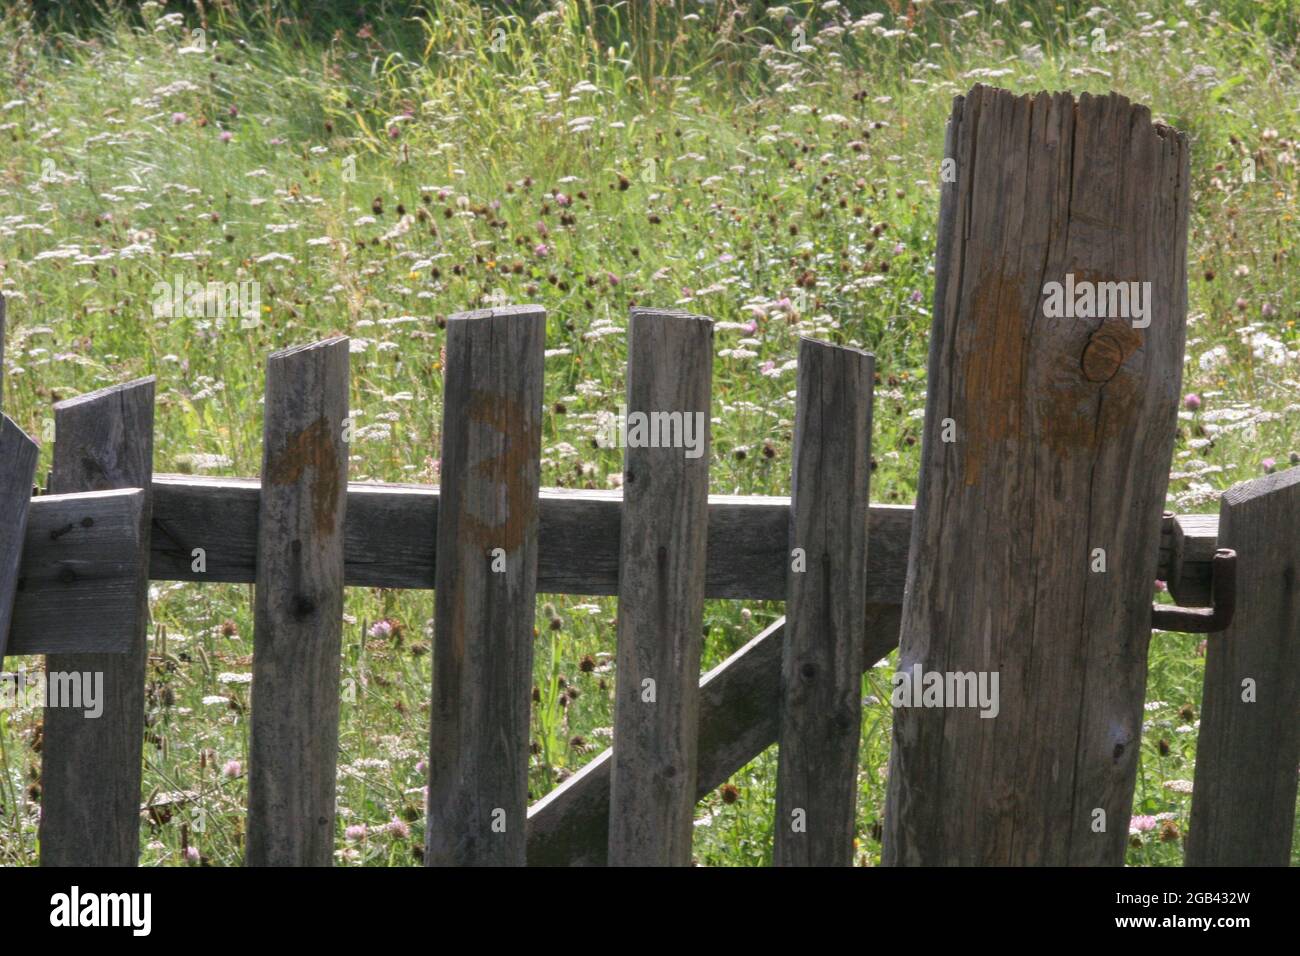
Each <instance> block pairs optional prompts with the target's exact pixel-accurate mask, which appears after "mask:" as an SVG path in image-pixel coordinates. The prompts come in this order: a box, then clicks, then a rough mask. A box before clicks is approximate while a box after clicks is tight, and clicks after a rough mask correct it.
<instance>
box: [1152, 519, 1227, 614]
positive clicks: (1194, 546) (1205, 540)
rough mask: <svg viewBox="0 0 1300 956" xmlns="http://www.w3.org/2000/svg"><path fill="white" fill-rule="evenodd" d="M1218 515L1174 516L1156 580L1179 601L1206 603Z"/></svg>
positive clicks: (1216, 540) (1194, 603)
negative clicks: (1166, 554) (1165, 561)
mask: <svg viewBox="0 0 1300 956" xmlns="http://www.w3.org/2000/svg"><path fill="white" fill-rule="evenodd" d="M1218 541H1219V516H1218V515H1210V514H1205V515H1178V516H1176V517H1175V519H1174V528H1173V539H1172V541H1171V542H1170V549H1169V563H1168V565H1167V566H1166V567H1164V568H1162V569H1161V576H1160V580H1162V581H1165V582H1167V583H1168V585H1169V593H1170V595H1171V596H1172V597H1173V598H1174V600H1175V601H1177V602H1178V603H1179V604H1182V605H1184V606H1187V607H1204V606H1206V605H1208V604H1209V603H1210V597H1211V595H1210V582H1211V580H1212V574H1211V568H1212V564H1213V561H1214V552H1215V551H1217V550H1218V548H1219V543H1218Z"/></svg>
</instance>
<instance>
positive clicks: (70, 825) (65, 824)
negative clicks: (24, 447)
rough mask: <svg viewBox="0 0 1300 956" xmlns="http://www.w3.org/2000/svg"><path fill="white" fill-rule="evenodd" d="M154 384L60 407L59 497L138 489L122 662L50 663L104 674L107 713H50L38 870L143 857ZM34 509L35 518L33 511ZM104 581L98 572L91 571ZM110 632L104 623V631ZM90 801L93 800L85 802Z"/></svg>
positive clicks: (86, 657) (81, 658)
mask: <svg viewBox="0 0 1300 956" xmlns="http://www.w3.org/2000/svg"><path fill="white" fill-rule="evenodd" d="M153 400H154V380H153V379H152V378H146V379H140V380H138V381H135V382H130V383H128V384H126V385H118V386H115V387H113V388H107V389H103V390H102V391H98V392H92V393H91V394H88V395H83V396H81V397H80V398H74V399H70V400H68V401H66V402H60V403H59V404H57V405H55V406H54V425H55V442H54V467H53V469H52V471H51V474H50V491H51V492H52V493H53V494H71V493H75V492H81V491H108V490H112V489H117V488H139V489H141V491H142V493H145V499H144V501H143V503H142V506H141V508H140V513H139V520H140V527H139V532H138V535H137V539H138V540H139V542H140V545H141V547H140V549H139V550H138V552H137V561H138V563H137V565H136V568H135V608H136V613H135V615H134V616H133V617H131V618H129V619H126V620H124V621H122V622H121V623H123V624H124V625H126V626H129V627H130V628H131V629H130V630H129V631H123V632H121V633H118V634H116V635H114V636H113V641H112V643H114V644H117V645H120V646H121V647H122V648H123V651H122V653H116V654H109V653H70V654H50V655H49V656H48V657H47V658H46V668H47V670H48V671H50V672H52V673H53V672H77V673H83V674H84V673H92V674H93V673H103V675H104V684H103V687H104V690H103V694H104V708H103V713H102V714H101V715H100V716H99V717H98V718H97V719H93V718H87V717H86V716H85V715H84V712H83V711H82V710H79V709H74V708H65V707H46V708H45V723H44V744H43V747H42V749H41V790H42V796H41V825H40V841H41V865H42V866H135V864H136V862H137V858H138V856H139V851H140V842H139V831H140V777H141V771H142V759H143V754H142V749H143V746H144V680H145V666H146V662H147V644H146V635H147V632H148V619H149V575H148V570H149V569H148V554H149V548H148V541H149V500H148V495H147V491H148V489H149V486H150V480H151V478H152V474H153V411H154V401H153ZM33 510H35V509H33ZM91 573H92V574H95V575H98V573H99V572H98V571H97V570H96V571H92V572H91ZM107 626H108V623H107V622H105V623H104V627H105V628H106V627H107ZM90 794H93V795H94V798H93V799H87V797H88V795H90Z"/></svg>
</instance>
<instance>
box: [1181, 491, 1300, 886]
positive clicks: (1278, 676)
mask: <svg viewBox="0 0 1300 956" xmlns="http://www.w3.org/2000/svg"><path fill="white" fill-rule="evenodd" d="M1219 508H1220V517H1219V530H1220V533H1221V538H1220V546H1221V547H1224V548H1232V549H1233V550H1235V551H1236V552H1237V602H1236V603H1237V609H1236V614H1235V615H1234V616H1233V619H1232V623H1231V624H1230V625H1229V626H1228V629H1227V630H1226V631H1223V632H1222V633H1220V634H1212V635H1210V637H1209V641H1208V646H1207V649H1206V661H1205V696H1204V699H1203V700H1202V702H1201V729H1200V735H1199V737H1198V738H1197V742H1196V777H1195V780H1194V781H1193V787H1192V818H1191V822H1190V824H1189V826H1188V831H1187V854H1186V863H1187V865H1189V866H1261V865H1265V866H1287V865H1288V864H1289V863H1290V860H1291V838H1292V834H1293V832H1294V829H1293V828H1294V826H1295V809H1296V766H1297V765H1300V582H1297V581H1296V573H1297V569H1298V568H1300V468H1291V469H1288V470H1287V471H1284V472H1281V473H1280V474H1275V475H1269V476H1267V477H1264V478H1257V479H1255V480H1254V481H1248V482H1244V483H1242V484H1240V485H1237V486H1236V487H1234V488H1232V489H1231V490H1229V491H1228V492H1227V493H1226V494H1225V495H1224V496H1223V497H1222V498H1221V499H1220V502H1219Z"/></svg>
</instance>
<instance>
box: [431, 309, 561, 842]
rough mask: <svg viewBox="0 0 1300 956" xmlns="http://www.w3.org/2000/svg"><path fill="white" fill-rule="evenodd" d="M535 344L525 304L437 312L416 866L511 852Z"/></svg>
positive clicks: (529, 530) (531, 569) (529, 659)
mask: <svg viewBox="0 0 1300 956" xmlns="http://www.w3.org/2000/svg"><path fill="white" fill-rule="evenodd" d="M545 342H546V313H545V312H544V311H543V310H542V309H540V308H538V307H536V306H519V307H512V308H503V309H491V310H486V311H480V312H468V313H462V314H460V315H455V316H452V317H451V318H450V319H448V321H447V377H446V381H445V385H444V402H443V419H442V422H443V424H442V429H443V430H442V486H441V496H440V500H439V503H438V531H437V563H436V576H437V580H436V589H435V605H434V608H435V617H434V646H433V699H432V705H431V707H430V711H431V719H430V735H429V736H430V744H429V750H430V753H429V801H428V816H427V824H426V826H427V830H426V839H425V863H426V864H427V865H429V866H489V865H498V866H523V864H524V848H525V839H526V836H525V826H526V817H527V812H528V756H529V749H528V748H529V736H528V727H529V714H530V709H531V706H532V686H533V624H534V620H535V617H536V611H535V606H534V601H535V599H536V589H537V541H538V511H539V509H538V503H537V502H538V488H539V484H540V472H541V464H540V459H541V438H542V417H541V416H542V394H543V393H542V374H543V373H542V366H543V356H544V350H545Z"/></svg>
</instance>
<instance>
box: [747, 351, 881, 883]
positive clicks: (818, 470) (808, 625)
mask: <svg viewBox="0 0 1300 956" xmlns="http://www.w3.org/2000/svg"><path fill="white" fill-rule="evenodd" d="M874 373H875V359H874V358H873V357H872V356H870V355H867V354H866V353H864V352H860V351H858V350H857V349H848V348H840V347H837V346H834V345H828V344H826V343H824V342H815V341H813V340H811V339H803V340H802V341H801V342H800V343H799V383H798V393H797V394H798V398H797V408H796V411H795V424H794V465H793V479H792V482H791V492H790V495H791V498H790V555H791V558H790V561H791V563H790V569H789V572H788V581H789V583H788V590H789V597H788V598H787V599H786V611H785V650H784V654H783V656H782V667H781V691H782V693H781V729H780V737H779V743H780V745H781V752H780V762H779V764H778V770H777V778H776V823H775V826H774V828H773V833H774V836H775V841H774V848H773V856H772V859H773V863H774V864H775V865H777V866H850V865H852V863H853V830H854V824H855V822H856V821H855V808H856V806H857V799H856V798H857V789H858V743H859V738H860V737H861V730H862V627H863V624H864V623H865V621H866V617H867V509H868V503H869V498H868V485H869V479H870V476H871V399H872V392H873V387H872V386H873V376H874Z"/></svg>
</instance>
